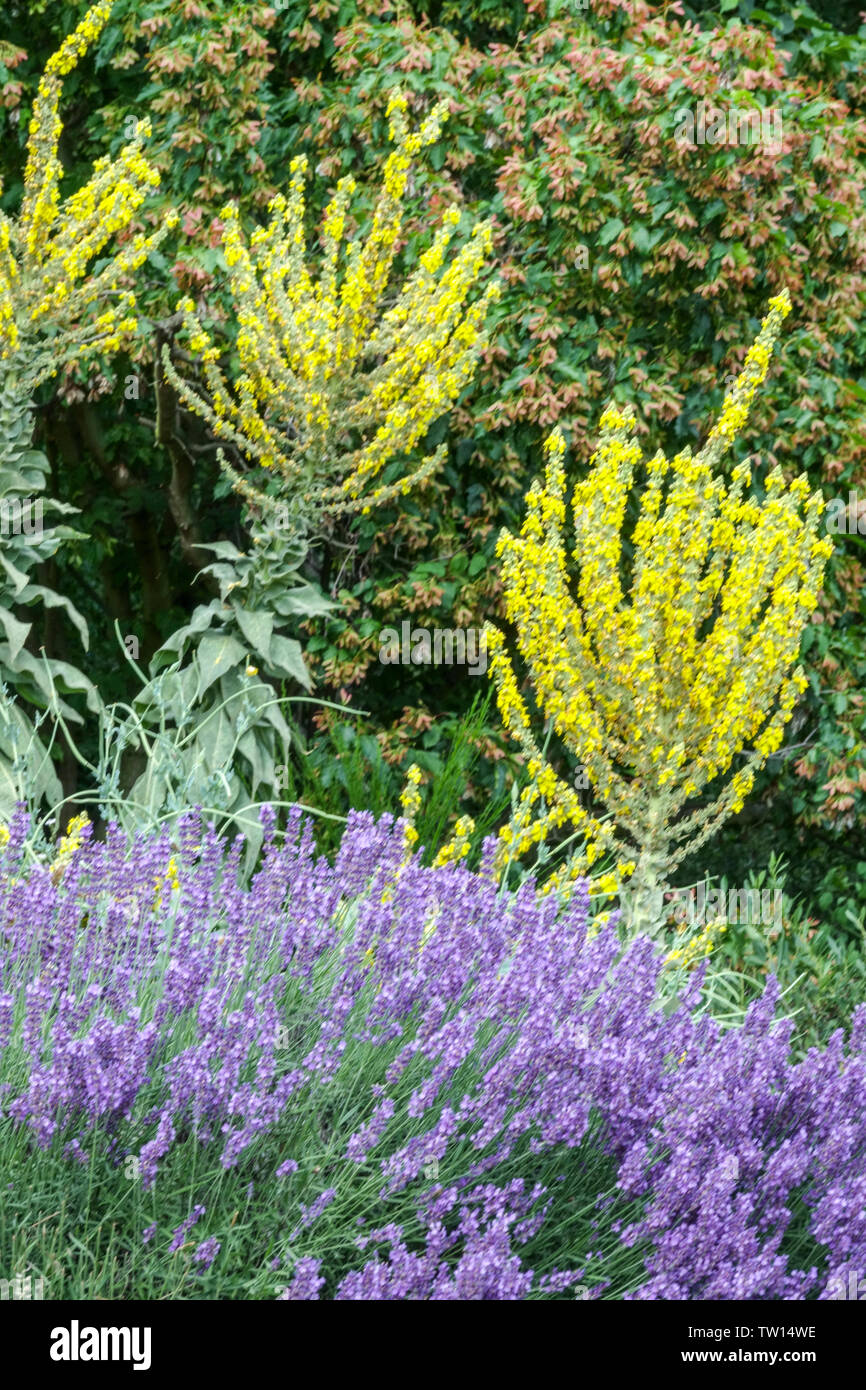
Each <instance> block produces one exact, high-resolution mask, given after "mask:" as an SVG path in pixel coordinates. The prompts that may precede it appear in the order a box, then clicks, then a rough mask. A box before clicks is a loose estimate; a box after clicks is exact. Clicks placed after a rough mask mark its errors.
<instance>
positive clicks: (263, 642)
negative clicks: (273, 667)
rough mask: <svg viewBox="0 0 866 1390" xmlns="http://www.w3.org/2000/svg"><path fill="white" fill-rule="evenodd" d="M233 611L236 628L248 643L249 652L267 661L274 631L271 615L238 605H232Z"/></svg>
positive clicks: (272, 616)
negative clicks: (236, 623)
mask: <svg viewBox="0 0 866 1390" xmlns="http://www.w3.org/2000/svg"><path fill="white" fill-rule="evenodd" d="M233 611H234V615H235V617H236V618H237V622H238V627H239V628H240V630H241V632H242V633H243V635H244V637H245V638H246V640H247V641H248V642H249V644H250V648H251V650H252V651H253V652H255V653H256V655H260V656H262V657H264V658H265V659H267V655H268V648H269V646H270V642H271V635H272V633H273V630H274V615H273V613H266V612H265V611H264V610H263V609H254V608H241V606H240V605H239V604H235V605H234V608H233Z"/></svg>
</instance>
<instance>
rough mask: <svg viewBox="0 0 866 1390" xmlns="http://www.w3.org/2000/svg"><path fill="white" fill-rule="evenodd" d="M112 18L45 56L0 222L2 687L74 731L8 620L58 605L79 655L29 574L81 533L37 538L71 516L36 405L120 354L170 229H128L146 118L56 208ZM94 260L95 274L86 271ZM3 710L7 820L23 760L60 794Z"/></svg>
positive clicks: (153, 177)
mask: <svg viewBox="0 0 866 1390" xmlns="http://www.w3.org/2000/svg"><path fill="white" fill-rule="evenodd" d="M111 8H112V5H111V0H102V3H100V4H97V5H94V6H93V7H92V8H91V9H90V10H89V11H88V13H87V14H86V15H85V17H84V19H83V20H82V21H81V23H80V24H79V25H78V28H77V29H76V30H75V31H74V32H73V33H72V34H71V35H70V36H69V38H67V39H66V40H65V42H64V43H63V44H62V45H61V47H60V48H59V49H58V51H57V52H56V53H55V54H54V55H53V57H51V58H50V59H49V61H48V63H47V65H46V67H45V72H44V74H43V76H42V78H41V80H40V82H39V87H38V90H37V93H36V97H35V100H34V103H33V113H32V118H31V121H30V127H29V132H28V136H29V138H28V143H27V163H26V168H25V173H24V191H23V197H22V201H21V205H20V208H19V211H18V213H17V215H8V214H6V213H3V212H0V497H2V500H3V503H4V504H5V508H4V521H5V519H6V516H7V515H10V516H11V517H12V519H13V532H14V533H13V534H12V535H10V536H9V537H4V541H3V549H4V554H3V556H2V557H0V566H2V574H0V626H2V628H3V636H4V638H5V640H4V641H3V642H0V678H2V680H3V681H4V682H8V684H9V686H10V687H12V688H13V689H14V690H15V691H16V692H17V693H18V694H20V695H22V696H24V697H25V698H26V699H27V700H28V701H29V702H30V703H31V704H34V705H36V706H41V707H42V708H43V709H44V708H46V707H48V706H49V705H52V706H53V707H54V708H56V709H58V710H59V711H60V713H61V714H62V716H63V718H64V719H66V720H72V721H74V722H80V721H81V716H80V715H79V714H78V712H77V711H76V710H75V709H73V708H72V707H71V706H69V705H68V704H67V703H66V702H65V701H63V700H62V699H61V698H60V696H59V693H58V692H61V693H66V692H69V691H81V692H84V693H85V695H86V700H87V704H88V707H89V708H90V709H91V710H92V711H96V710H97V709H98V707H99V701H98V696H97V692H96V689H95V687H94V686H93V684H92V682H91V681H90V680H89V679H88V678H87V677H86V676H85V675H84V674H83V673H82V672H80V671H78V670H76V669H75V668H74V667H73V666H71V665H69V664H68V663H66V662H61V661H56V660H48V659H43V660H38V659H37V658H36V657H34V656H33V655H32V654H31V653H30V652H29V651H27V650H26V648H25V647H24V642H25V639H26V638H27V636H28V633H29V631H30V625H29V624H26V623H22V622H20V621H19V620H18V619H17V618H16V617H14V615H13V613H12V611H11V610H12V605H13V604H14V605H16V606H21V605H25V606H26V605H31V604H33V603H35V602H37V601H41V602H42V603H44V604H45V605H47V606H49V607H57V606H62V607H63V608H64V609H65V610H66V612H67V613H68V615H69V617H70V619H71V621H72V622H73V623H74V625H75V626H76V628H77V629H78V631H79V633H80V636H81V639H82V643H83V645H84V647H85V649H86V648H87V643H88V637H87V626H86V624H85V622H84V620H83V618H82V617H81V616H80V614H79V613H78V612H77V610H76V609H75V607H74V606H73V604H72V603H71V602H70V601H69V599H68V598H66V597H65V596H64V595H61V594H57V593H55V592H54V591H53V590H51V589H47V588H45V587H44V586H43V585H41V584H36V583H31V581H30V579H29V577H28V572H29V571H30V570H32V569H33V567H34V566H35V565H36V564H38V563H40V562H42V561H45V560H46V559H48V558H49V556H51V555H53V554H54V552H55V551H56V550H57V548H58V546H59V545H60V543H61V542H62V541H63V540H68V539H70V538H73V537H76V536H78V535H79V533H78V532H76V531H74V530H72V529H71V528H70V527H68V526H64V525H60V526H56V527H53V528H52V529H51V530H50V531H49V530H46V531H43V529H42V526H41V517H42V514H43V512H44V511H53V512H55V513H59V514H68V513H70V512H75V511H77V508H75V507H72V506H70V505H68V504H66V503H62V502H58V501H54V500H50V499H43V498H42V497H41V496H39V497H38V501H37V495H38V494H41V493H42V492H43V491H44V489H45V486H46V483H47V478H48V471H49V465H48V461H47V459H46V458H45V456H44V454H42V453H41V452H38V451H36V450H34V449H33V448H32V447H31V442H32V436H33V423H34V422H33V403H32V400H31V397H32V393H33V392H34V391H35V390H36V388H37V387H38V386H40V385H41V384H42V383H44V382H45V381H47V380H49V379H50V378H51V377H54V376H56V375H57V374H58V372H59V371H60V370H61V368H62V367H63V366H64V365H66V364H67V363H69V362H70V361H77V362H81V361H86V360H87V359H88V358H89V357H92V356H94V355H95V354H96V353H104V352H112V351H114V350H116V349H117V348H118V347H119V346H120V344H121V341H122V338H123V337H124V336H125V335H126V334H127V333H129V332H131V331H132V330H133V329H134V328H135V324H136V320H135V295H134V293H133V292H132V290H131V289H130V288H129V283H130V277H131V275H132V273H133V272H134V271H135V270H136V269H137V268H138V267H139V266H140V265H141V264H142V262H143V261H144V259H145V257H146V256H147V254H148V252H149V251H150V249H151V247H153V246H154V245H156V244H157V242H159V241H160V240H161V238H162V237H163V236H164V235H165V233H166V231H167V230H168V227H169V226H171V225H173V223H174V221H176V219H175V218H172V217H169V218H168V219H167V222H166V225H164V226H163V228H161V229H160V230H159V231H157V232H156V233H155V234H153V235H147V234H146V233H144V232H141V231H138V232H136V231H134V230H132V229H133V226H134V222H135V218H136V214H137V212H138V209H139V208H140V207H141V204H142V203H143V202H144V200H145V198H146V197H147V196H148V194H149V192H150V190H151V189H152V188H154V187H155V186H156V185H157V184H158V183H159V175H158V173H157V172H156V170H155V169H153V168H152V167H151V166H150V165H149V164H148V162H147V160H146V159H145V157H144V155H143V153H142V144H143V141H144V139H145V138H146V136H147V134H148V126H147V123H146V122H141V123H139V128H138V132H137V134H136V136H135V138H134V139H133V140H132V141H131V142H130V143H129V144H128V145H126V146H125V147H124V148H123V149H122V150H121V152H120V154H119V155H118V157H117V158H116V159H115V160H109V159H108V158H102V159H100V160H98V161H97V163H96V165H95V166H94V169H93V175H92V177H91V179H90V180H89V181H88V182H87V183H86V184H85V185H84V187H82V188H80V189H78V190H77V192H75V193H72V194H71V195H70V196H69V197H68V198H67V199H66V200H64V201H62V200H61V197H60V191H59V190H60V180H61V177H62V173H63V170H62V166H61V163H60V158H59V154H58V144H59V139H60V135H61V132H62V128H63V127H62V123H61V120H60V116H59V105H60V99H61V95H62V87H63V78H64V77H65V76H66V75H67V74H68V73H70V72H71V71H72V69H73V68H74V67H75V66H76V64H77V63H78V62H79V60H80V59H81V58H82V56H83V55H84V54H85V53H86V51H87V49H88V48H89V47H90V46H91V45H92V44H93V42H94V41H95V40H96V39H97V38H98V37H99V35H100V33H101V32H102V30H103V28H104V27H105V25H106V23H107V21H108V18H109V15H110V12H111ZM117 237H120V238H123V239H124V240H123V246H122V249H119V250H117V251H115V252H114V254H113V255H112V254H111V253H110V249H109V248H110V243H111V242H112V240H113V239H114V238H117ZM97 261H100V262H101V263H102V264H101V268H100V269H99V270H98V271H96V272H95V273H94V271H93V267H94V265H95V263H96V262H97ZM34 513H35V516H34ZM4 529H5V528H4ZM2 707H3V708H2V716H0V814H7V815H8V812H9V809H10V805H11V804H12V803H13V802H14V801H15V800H16V799H18V797H19V795H20V794H21V786H22V785H23V783H22V775H23V773H24V772H25V767H24V765H25V764H26V772H27V776H26V780H27V781H28V782H29V784H30V791H31V793H35V794H36V796H37V797H38V796H43V795H44V796H46V797H47V798H48V800H49V801H56V800H58V799H59V798H60V796H61V789H60V785H59V782H58V781H57V778H56V776H55V774H54V772H53V768H52V764H51V759H50V757H49V755H48V752H47V750H46V748H45V747H44V745H43V743H42V742H41V740H40V738H39V736H38V735H37V734H36V732H35V730H34V729H33V728H32V726H31V724H30V721H29V720H28V719H27V717H26V716H25V715H24V713H23V712H22V710H21V709H20V708H19V707H18V706H17V705H15V704H13V702H12V701H11V699H10V698H9V695H8V692H7V690H6V689H5V685H4V688H3V691H2Z"/></svg>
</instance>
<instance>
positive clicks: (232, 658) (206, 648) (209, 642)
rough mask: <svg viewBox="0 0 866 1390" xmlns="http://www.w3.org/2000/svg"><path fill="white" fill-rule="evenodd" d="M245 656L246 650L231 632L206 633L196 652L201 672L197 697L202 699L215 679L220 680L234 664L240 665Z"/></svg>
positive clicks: (197, 663)
mask: <svg viewBox="0 0 866 1390" xmlns="http://www.w3.org/2000/svg"><path fill="white" fill-rule="evenodd" d="M245 656H246V652H245V651H244V649H243V647H242V646H241V644H240V642H239V641H238V640H237V638H236V637H232V636H231V634H230V633H228V632H223V633H215V632H214V633H212V632H208V633H206V634H205V635H204V637H202V639H201V641H200V642H199V644H198V651H197V653H196V665H197V667H198V672H199V679H198V689H197V699H199V700H200V699H201V697H202V695H204V693H205V691H206V690H209V689H210V687H211V686H212V685H213V683H214V681H215V680H219V678H220V676H222V675H224V674H225V673H226V671H230V670H231V669H232V667H233V666H237V665H239V663H240V662H242V661H243V659H244V657H245Z"/></svg>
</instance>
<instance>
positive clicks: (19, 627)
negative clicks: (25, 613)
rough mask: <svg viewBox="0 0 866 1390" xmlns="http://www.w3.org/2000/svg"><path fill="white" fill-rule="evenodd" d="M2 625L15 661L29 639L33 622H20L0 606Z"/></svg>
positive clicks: (12, 659) (0, 622)
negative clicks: (28, 635)
mask: <svg viewBox="0 0 866 1390" xmlns="http://www.w3.org/2000/svg"><path fill="white" fill-rule="evenodd" d="M0 625H2V627H3V631H4V632H5V633H6V637H7V639H8V641H9V658H10V661H12V662H13V663H14V661H15V659H16V657H17V656H18V653H19V652H20V650H21V648H22V647H23V646H24V643H25V641H26V640H27V634H28V632H29V631H30V628H31V627H32V623H19V621H18V619H17V618H14V617H13V616H12V614H11V613H10V612H9V610H8V609H6V608H0Z"/></svg>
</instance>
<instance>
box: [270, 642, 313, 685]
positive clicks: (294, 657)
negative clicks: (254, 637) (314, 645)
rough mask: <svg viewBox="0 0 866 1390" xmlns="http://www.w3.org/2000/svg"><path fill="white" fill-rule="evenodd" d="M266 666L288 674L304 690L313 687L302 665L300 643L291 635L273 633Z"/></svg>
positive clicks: (302, 657) (308, 674)
mask: <svg viewBox="0 0 866 1390" xmlns="http://www.w3.org/2000/svg"><path fill="white" fill-rule="evenodd" d="M268 667H269V669H270V668H273V669H274V670H276V671H280V672H282V673H283V675H286V676H290V677H291V679H292V680H295V681H297V682H298V684H299V685H302V686H303V687H304V689H305V690H312V688H313V682H312V681H311V680H310V673H309V671H308V670H307V668H306V666H305V665H304V656H303V652H302V651H301V644H300V642H296V641H295V640H294V638H292V637H279V636H277V635H276V634H275V635H274V636H273V637H272V638H271V650H270V659H269V661H268Z"/></svg>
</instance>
